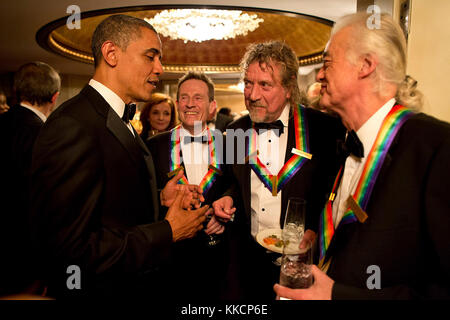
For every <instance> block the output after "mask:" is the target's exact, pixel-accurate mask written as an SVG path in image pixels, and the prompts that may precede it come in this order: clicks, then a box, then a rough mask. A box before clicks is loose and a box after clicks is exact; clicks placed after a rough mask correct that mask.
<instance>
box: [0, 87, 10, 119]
mask: <svg viewBox="0 0 450 320" xmlns="http://www.w3.org/2000/svg"><path fill="white" fill-rule="evenodd" d="M8 110H9V106H8V102H7V100H6V94H5V93H4V92H3V91H2V90H0V114H2V113H5V112H6V111H8Z"/></svg>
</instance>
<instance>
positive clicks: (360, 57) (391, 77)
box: [275, 13, 450, 299]
mask: <svg viewBox="0 0 450 320" xmlns="http://www.w3.org/2000/svg"><path fill="white" fill-rule="evenodd" d="M368 21H370V15H368V14H363V13H360V14H354V15H349V16H346V17H344V18H342V19H341V20H340V21H338V22H337V23H336V25H335V27H334V29H333V31H332V36H331V40H330V43H329V45H328V47H327V49H326V51H325V55H324V66H323V67H322V69H321V70H320V71H319V73H318V75H317V79H318V80H319V81H320V82H321V83H322V89H321V95H322V97H321V100H320V104H321V105H323V106H324V107H326V108H328V109H330V110H333V111H335V112H337V113H338V114H339V115H340V117H341V119H342V122H343V123H344V124H345V126H346V127H347V129H348V131H349V134H348V138H347V141H349V140H351V139H353V140H354V141H355V142H354V143H353V145H359V146H358V148H350V145H348V146H349V148H348V150H347V154H349V156H348V157H347V158H346V160H345V162H344V163H343V166H342V170H341V173H340V174H339V176H340V177H341V178H337V179H336V182H337V183H336V188H334V190H332V194H333V195H334V197H331V198H330V200H329V202H328V203H327V206H326V208H325V209H324V211H323V215H322V219H321V221H322V222H323V223H322V225H323V227H322V228H321V230H322V231H321V233H320V239H321V240H322V241H320V254H321V260H320V264H319V266H320V267H321V269H322V270H323V271H321V270H320V269H319V268H317V267H315V266H314V267H313V276H314V284H313V286H312V287H310V288H309V289H306V290H291V289H288V288H284V287H281V286H278V285H277V286H275V291H276V292H277V294H278V295H279V296H283V297H288V298H291V299H414V298H446V299H448V298H449V297H450V250H449V244H450V229H449V228H450V227H449V226H450V211H449V208H450V200H449V199H450V198H449V197H448V190H449V188H450V171H449V170H448V164H449V163H450V126H449V124H448V123H445V122H442V121H439V120H437V119H435V118H433V117H430V116H427V115H425V114H423V113H418V114H417V113H414V112H412V110H413V109H415V108H417V107H420V105H421V103H422V95H421V93H420V92H419V91H418V90H417V89H416V85H417V82H416V81H414V80H413V79H412V78H411V77H409V76H406V75H405V70H406V41H405V38H404V35H403V32H402V30H401V28H400V27H399V25H398V24H397V23H396V22H394V21H393V20H392V18H391V17H390V16H389V15H386V14H382V15H381V16H380V19H379V23H378V26H377V27H375V28H372V29H369V28H368V25H367V23H368ZM355 44H356V45H355ZM351 137H353V138H351ZM358 139H360V141H359V140H358ZM346 145H347V143H346ZM358 150H359V151H358ZM342 172H343V173H342ZM339 181H340V183H339ZM333 199H334V201H333ZM327 217H328V218H327ZM326 230H329V231H331V232H326Z"/></svg>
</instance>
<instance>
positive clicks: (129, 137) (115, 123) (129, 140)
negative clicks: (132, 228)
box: [80, 85, 159, 221]
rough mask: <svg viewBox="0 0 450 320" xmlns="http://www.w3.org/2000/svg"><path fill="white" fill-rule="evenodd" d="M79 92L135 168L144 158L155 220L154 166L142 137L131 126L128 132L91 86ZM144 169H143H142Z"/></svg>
mask: <svg viewBox="0 0 450 320" xmlns="http://www.w3.org/2000/svg"><path fill="white" fill-rule="evenodd" d="M80 94H82V95H85V96H86V97H87V98H88V100H89V101H90V102H91V103H92V106H93V107H94V109H95V110H96V111H97V112H98V113H99V114H100V115H101V116H102V117H104V118H106V128H107V129H108V130H109V131H110V132H111V133H112V135H113V136H114V137H115V138H116V139H117V140H118V141H119V142H120V144H121V145H122V146H123V148H124V149H125V151H126V153H127V154H128V155H129V156H130V158H131V159H132V161H133V162H134V163H135V164H136V167H137V168H142V166H143V164H142V160H144V162H145V164H146V168H147V172H148V175H149V180H150V185H151V190H152V195H151V197H152V204H153V213H154V218H155V221H157V220H156V219H157V217H158V215H159V206H158V203H159V201H158V197H157V194H156V190H157V189H156V176H155V168H154V165H153V160H152V157H151V154H150V152H149V150H148V149H147V147H146V146H145V144H144V142H143V141H142V139H141V138H140V137H139V135H138V134H137V132H136V131H135V130H134V128H133V132H134V135H135V136H133V134H132V133H131V132H130V130H129V129H128V127H127V126H126V125H125V123H124V122H123V120H122V119H121V118H120V117H119V116H118V115H117V113H116V112H115V111H114V110H113V109H112V108H111V107H110V105H109V104H108V103H107V102H106V100H105V99H103V97H102V96H101V95H100V94H99V93H98V92H97V91H96V90H95V89H94V88H92V87H91V86H89V85H87V86H85V87H84V88H83V90H82V91H81V92H80ZM144 170H145V169H144Z"/></svg>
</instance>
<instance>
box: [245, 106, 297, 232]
mask: <svg viewBox="0 0 450 320" xmlns="http://www.w3.org/2000/svg"><path fill="white" fill-rule="evenodd" d="M289 110H290V107H289V104H288V105H287V106H285V107H284V110H283V112H282V113H281V115H280V117H279V118H278V119H277V120H281V122H282V123H283V125H284V133H283V134H281V135H280V136H279V137H278V136H277V135H276V134H275V133H274V132H273V131H272V130H267V131H266V132H264V133H263V132H261V134H259V135H258V136H257V138H256V147H257V150H258V151H259V155H258V158H259V160H260V161H261V162H262V163H263V164H264V165H265V166H266V168H267V169H268V170H269V171H270V172H271V174H273V175H276V174H278V171H280V169H281V168H282V167H283V165H284V158H285V155H286V147H287V138H288V124H289ZM250 171H251V173H250V189H251V193H250V194H251V196H250V197H251V198H250V204H251V221H252V222H251V233H252V236H253V237H255V236H256V234H257V233H258V232H260V231H262V230H265V229H272V228H280V216H281V193H282V191H280V192H279V193H278V194H277V196H276V197H274V196H272V192H271V191H269V190H268V189H267V188H266V187H265V186H264V184H263V183H262V182H261V180H260V179H259V178H258V176H257V175H256V173H255V172H254V171H253V170H250Z"/></svg>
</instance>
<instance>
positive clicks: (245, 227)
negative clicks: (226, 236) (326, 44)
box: [213, 41, 344, 300]
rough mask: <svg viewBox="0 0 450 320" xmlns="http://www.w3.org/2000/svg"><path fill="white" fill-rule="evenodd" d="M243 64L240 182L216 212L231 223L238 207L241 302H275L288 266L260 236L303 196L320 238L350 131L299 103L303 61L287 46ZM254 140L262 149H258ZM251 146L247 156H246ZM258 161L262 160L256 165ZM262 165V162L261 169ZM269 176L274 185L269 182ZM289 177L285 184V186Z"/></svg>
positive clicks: (259, 48) (236, 170)
mask: <svg viewBox="0 0 450 320" xmlns="http://www.w3.org/2000/svg"><path fill="white" fill-rule="evenodd" d="M241 66H242V69H243V72H244V84H245V89H244V97H245V104H246V107H247V110H248V111H249V115H248V116H244V117H242V118H240V119H238V120H236V121H235V122H233V123H231V124H230V125H229V126H228V129H227V143H228V142H230V141H231V142H234V149H232V148H231V147H229V146H227V154H228V153H230V152H229V151H230V150H229V149H232V150H234V159H231V157H228V156H227V163H230V162H232V163H233V164H232V165H231V167H232V174H233V176H234V177H235V179H236V180H237V181H238V183H237V185H236V187H235V188H234V189H233V190H231V191H229V192H228V194H229V195H227V196H225V197H223V198H221V199H220V200H218V201H216V202H215V203H214V204H213V207H214V210H215V213H216V215H218V216H219V217H221V218H225V219H229V218H230V216H231V215H232V213H231V212H228V210H229V209H230V208H231V206H232V205H233V203H236V208H237V211H236V215H235V220H234V222H233V224H232V225H231V226H230V229H231V230H232V232H233V233H234V234H235V236H233V237H232V239H233V241H234V242H235V250H234V251H233V252H232V257H234V259H235V260H236V261H232V263H231V264H230V266H231V267H233V268H235V271H234V273H235V274H236V275H237V277H236V278H234V279H233V281H235V282H236V285H235V286H234V289H236V288H237V289H238V290H237V292H236V293H235V294H236V296H235V297H236V298H239V299H266V300H268V299H274V298H275V294H274V293H273V290H272V287H273V285H274V283H276V282H277V281H278V279H279V275H280V268H279V267H277V266H276V265H275V264H274V261H275V260H276V258H278V257H279V254H271V253H268V252H267V250H266V249H265V248H263V247H262V246H260V245H259V244H258V243H257V242H256V241H255V237H256V235H257V234H258V233H259V232H261V231H263V230H265V229H272V228H276V229H280V228H282V227H283V224H284V216H285V211H286V207H287V203H288V199H289V198H290V197H300V198H303V199H305V200H306V201H307V214H306V229H308V231H307V232H306V233H305V236H306V237H308V238H310V239H313V238H314V236H315V232H316V231H317V223H318V214H319V212H320V207H321V206H322V205H323V203H324V202H325V192H326V188H327V185H329V184H330V182H331V180H332V177H333V174H334V171H335V170H336V165H335V164H334V160H335V157H334V151H335V150H336V139H337V137H339V135H342V136H343V134H344V130H343V128H342V126H341V125H340V124H339V121H338V119H335V118H332V117H330V116H328V115H326V114H324V113H321V112H318V111H316V110H313V109H307V108H304V107H303V106H301V105H299V102H300V100H301V95H300V91H299V88H298V85H297V74H298V67H299V66H298V61H297V56H296V54H295V52H293V50H292V49H291V48H290V47H288V46H287V45H286V44H284V43H282V42H278V41H274V42H269V43H261V44H256V45H253V46H251V47H250V48H249V49H248V51H247V53H246V54H245V56H244V58H243V60H242V63H241ZM253 128H254V129H255V131H252V130H251V129H253ZM240 129H242V130H243V131H244V132H250V135H251V137H250V138H249V134H246V135H245V140H244V139H239V136H242V135H241V134H240V133H242V132H243V131H242V130H241V131H239V130H240ZM252 132H253V133H252ZM232 134H234V136H232ZM255 135H256V136H255ZM249 141H251V142H252V143H251V144H250V146H249ZM253 141H256V143H257V145H258V147H257V148H254V147H252V145H254V143H253ZM228 144H229V143H228ZM244 148H245V152H244V153H243V152H241V151H239V149H241V150H243V149H244ZM252 148H254V149H257V150H254V149H252ZM299 155H301V156H299ZM311 155H312V157H311ZM252 156H253V157H258V160H259V161H258V162H256V161H255V160H250V159H249V158H251V157H252ZM244 157H245V158H246V163H245V164H244V161H243V160H244ZM290 159H291V160H293V162H294V163H296V165H294V166H293V167H292V168H291V169H289V170H288V168H290V167H288V165H285V164H286V163H288V161H289V160H290ZM252 162H253V163H254V165H253V166H251V165H250V164H251V163H252ZM255 163H260V164H261V165H259V168H258V167H256V165H255ZM261 172H262V174H261ZM264 175H266V176H268V179H267V180H269V181H270V182H271V184H269V185H268V184H267V183H264V182H263V178H262V176H264ZM282 178H283V179H284V181H285V183H283V184H278V183H277V182H278V181H281V180H282ZM269 187H270V188H269ZM239 198H240V199H241V200H242V203H241V204H240V203H239ZM233 200H234V201H233ZM236 266H237V267H236ZM233 281H230V283H232V282H233Z"/></svg>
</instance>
